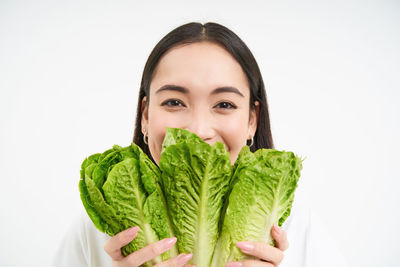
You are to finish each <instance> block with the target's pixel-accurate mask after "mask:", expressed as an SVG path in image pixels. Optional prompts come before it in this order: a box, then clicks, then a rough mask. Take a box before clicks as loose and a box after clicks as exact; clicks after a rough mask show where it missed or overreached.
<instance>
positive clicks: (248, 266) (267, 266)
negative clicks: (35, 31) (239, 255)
mask: <svg viewBox="0 0 400 267" xmlns="http://www.w3.org/2000/svg"><path fill="white" fill-rule="evenodd" d="M274 266H277V265H274V264H272V263H270V262H266V261H258V260H245V261H243V263H242V267H274Z"/></svg>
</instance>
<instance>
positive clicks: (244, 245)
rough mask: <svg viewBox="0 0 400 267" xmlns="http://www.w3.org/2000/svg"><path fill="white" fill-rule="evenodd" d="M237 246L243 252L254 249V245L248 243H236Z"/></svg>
mask: <svg viewBox="0 0 400 267" xmlns="http://www.w3.org/2000/svg"><path fill="white" fill-rule="evenodd" d="M236 246H238V247H239V248H240V249H241V250H242V251H243V252H250V251H252V250H253V249H254V245H253V244H252V243H250V242H237V243H236Z"/></svg>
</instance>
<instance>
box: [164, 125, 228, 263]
mask: <svg viewBox="0 0 400 267" xmlns="http://www.w3.org/2000/svg"><path fill="white" fill-rule="evenodd" d="M177 133H178V134H177ZM165 140H166V141H165V143H164V144H165V145H164V150H163V152H162V154H161V159H160V164H159V165H160V169H161V172H162V176H161V178H162V184H163V187H164V191H165V195H166V198H167V205H168V209H169V212H170V216H171V219H172V224H173V227H174V231H175V233H176V236H177V238H178V242H177V244H178V249H179V252H180V253H193V258H192V261H191V263H192V264H195V265H196V266H197V267H208V266H210V264H211V260H212V255H213V252H214V247H215V245H216V242H217V240H218V236H219V231H218V230H219V229H218V224H219V220H220V212H221V208H222V206H223V203H224V198H225V196H226V192H227V191H228V186H229V181H230V178H231V165H230V157H229V154H228V152H227V151H226V150H225V146H224V145H223V144H222V143H219V142H217V143H215V144H214V145H213V146H210V145H209V144H207V143H205V142H204V141H202V140H201V139H200V138H199V137H197V136H196V135H194V134H193V133H190V132H188V131H183V130H176V129H175V130H167V133H166V137H165Z"/></svg>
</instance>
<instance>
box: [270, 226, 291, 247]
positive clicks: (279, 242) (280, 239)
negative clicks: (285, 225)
mask: <svg viewBox="0 0 400 267" xmlns="http://www.w3.org/2000/svg"><path fill="white" fill-rule="evenodd" d="M271 235H272V237H273V238H274V239H275V247H277V248H279V249H280V250H282V251H285V250H287V249H288V247H289V241H288V240H287V236H286V232H285V231H283V230H282V229H281V228H280V227H279V226H278V225H276V224H275V225H274V226H273V227H272V229H271Z"/></svg>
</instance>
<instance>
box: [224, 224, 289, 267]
mask: <svg viewBox="0 0 400 267" xmlns="http://www.w3.org/2000/svg"><path fill="white" fill-rule="evenodd" d="M271 235H272V237H273V238H274V239H275V247H273V246H269V245H268V244H266V243H263V242H249V241H245V242H237V243H236V245H237V246H238V248H239V249H240V250H241V251H242V252H243V253H245V254H247V255H251V256H254V257H256V258H257V259H252V260H244V261H241V262H240V261H236V262H229V263H228V264H226V267H250V266H252V267H253V266H260V267H261V266H263V267H267V266H268V267H271V266H278V265H279V264H280V263H281V261H282V260H283V251H285V250H286V249H287V248H288V247H289V242H288V240H287V237H286V233H285V232H284V231H283V230H282V229H280V228H279V226H277V225H274V226H273V227H272V229H271Z"/></svg>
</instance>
